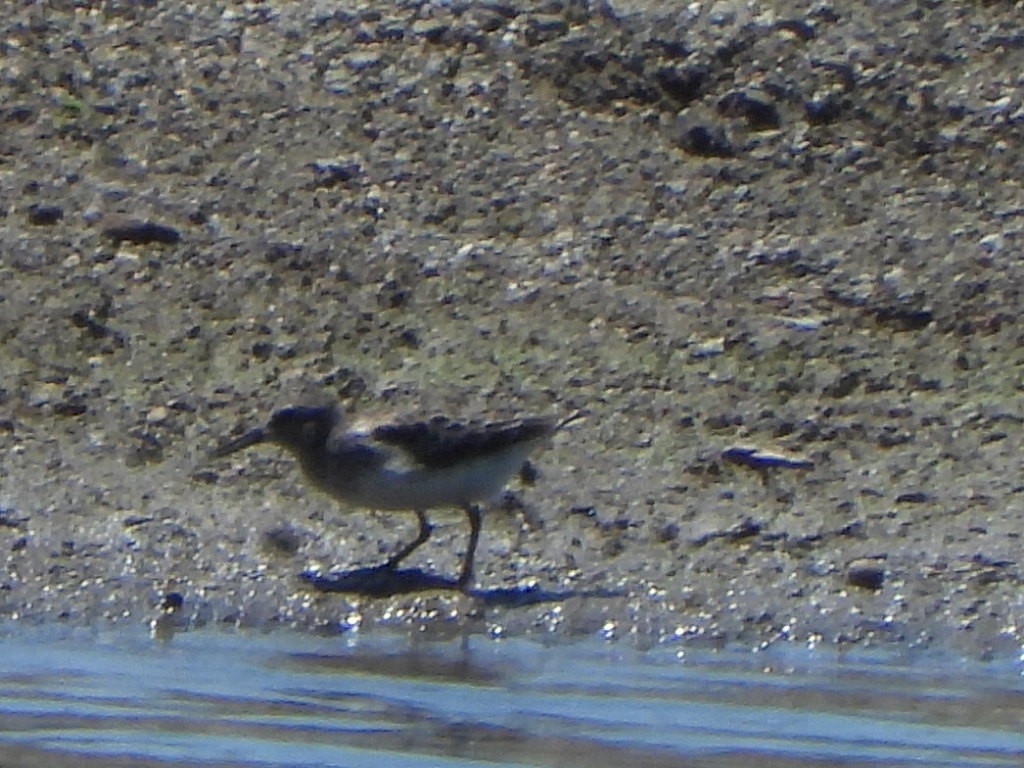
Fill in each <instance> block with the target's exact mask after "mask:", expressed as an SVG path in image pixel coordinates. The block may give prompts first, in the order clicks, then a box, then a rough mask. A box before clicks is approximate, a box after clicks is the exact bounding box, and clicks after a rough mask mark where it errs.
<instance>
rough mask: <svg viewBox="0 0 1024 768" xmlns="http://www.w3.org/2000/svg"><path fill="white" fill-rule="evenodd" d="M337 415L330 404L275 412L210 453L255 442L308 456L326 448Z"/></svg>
mask: <svg viewBox="0 0 1024 768" xmlns="http://www.w3.org/2000/svg"><path fill="white" fill-rule="evenodd" d="M339 418H340V414H339V413H338V410H337V408H334V407H330V406H308V405H296V406H289V407H287V408H282V409H280V410H279V411H275V412H274V414H273V415H272V416H271V417H270V421H269V422H268V423H267V426H265V427H257V428H256V429H253V430H251V431H249V432H246V433H245V434H244V435H242V436H241V437H239V438H236V439H235V440H232V441H231V442H229V443H227V444H225V445H222V446H220V447H219V448H217V449H216V450H214V452H213V456H214V457H215V458H216V457H220V456H226V455H227V454H229V453H234V452H235V451H240V450H242V449H243V448H248V447H249V446H251V445H257V444H259V443H276V444H278V445H280V446H283V447H285V448H288V449H289V450H291V451H293V452H294V453H297V454H299V455H300V456H302V455H308V454H309V453H311V452H317V451H320V450H322V449H323V448H325V447H326V445H327V441H328V440H329V439H330V436H331V432H332V430H333V429H334V427H335V425H336V424H337V423H338V419H339Z"/></svg>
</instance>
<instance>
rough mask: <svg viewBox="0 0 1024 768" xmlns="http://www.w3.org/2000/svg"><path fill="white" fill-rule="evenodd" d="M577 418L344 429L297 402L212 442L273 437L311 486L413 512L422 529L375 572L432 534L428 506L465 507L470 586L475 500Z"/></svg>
mask: <svg viewBox="0 0 1024 768" xmlns="http://www.w3.org/2000/svg"><path fill="white" fill-rule="evenodd" d="M582 415H583V414H582V413H579V412H578V413H575V414H573V415H571V416H569V417H568V418H566V419H563V420H562V421H561V422H556V421H554V420H552V419H547V418H526V419H516V420H513V421H495V422H489V423H484V424H477V425H473V424H465V423H461V422H457V421H453V420H451V419H448V418H445V417H443V416H437V417H435V418H432V419H430V420H428V421H418V422H413V423H409V424H401V423H398V424H383V425H380V426H377V427H374V428H372V429H368V430H362V431H361V430H348V431H347V430H346V429H345V424H344V420H343V417H342V415H341V412H340V411H339V409H338V408H336V407H318V406H293V407H288V408H282V409H281V410H279V411H276V412H275V413H274V414H273V415H272V416H271V418H270V422H269V423H268V424H267V426H266V427H260V428H257V429H254V430H252V431H251V432H247V433H246V434H244V435H242V436H241V437H239V438H237V439H236V440H232V441H231V442H229V443H227V444H226V445H223V446H221V447H219V448H217V449H216V450H215V451H214V452H213V456H215V457H219V456H225V455H227V454H229V453H233V452H235V451H239V450H242V449H243V448H248V447H249V446H252V445H256V444H259V443H275V444H277V445H280V446H282V447H284V448H287V449H288V450H289V451H291V453H292V454H294V455H295V456H296V458H298V460H299V464H300V465H301V467H302V469H303V470H304V471H305V473H306V476H307V477H308V478H309V479H310V480H311V481H312V483H313V485H315V486H316V487H317V488H319V489H320V490H321V491H324V492H325V493H327V494H329V495H331V496H333V497H334V498H336V499H339V500H341V501H344V502H348V503H350V504H355V505H358V506H361V507H367V508H370V509H378V510H406V511H412V512H415V513H416V517H417V519H418V520H419V526H420V527H419V534H418V535H417V536H416V538H415V539H413V540H412V541H410V542H409V543H408V544H406V545H405V546H404V547H402V548H401V549H399V550H398V551H397V552H396V553H395V554H393V555H392V556H391V557H390V558H389V559H388V560H386V561H385V562H384V563H383V564H381V565H380V566H378V568H379V569H381V570H394V569H395V567H396V566H397V565H398V564H399V563H400V562H402V561H403V560H404V559H405V558H407V557H408V556H409V555H410V554H412V553H413V552H414V551H415V550H416V548H417V547H419V546H420V545H421V544H423V543H424V542H425V541H426V540H427V539H428V538H430V533H431V531H432V526H431V524H430V522H429V521H428V520H427V516H426V512H425V511H426V510H428V509H435V508H438V507H461V508H462V509H463V510H464V511H465V513H466V516H467V517H468V518H469V544H468V546H467V548H466V555H465V558H464V560H463V563H462V571H461V573H460V575H459V578H458V581H457V582H456V584H457V586H458V587H459V588H461V589H466V588H467V587H468V586H469V583H470V581H471V579H472V578H473V557H474V554H475V552H476V545H477V541H478V540H479V538H480V508H479V507H478V506H477V505H476V502H486V501H489V500H491V499H493V498H494V497H496V496H497V495H498V494H499V493H500V492H501V491H502V489H503V488H504V487H505V484H506V483H507V482H508V480H509V478H510V477H511V476H512V475H513V474H515V473H516V472H517V471H519V469H520V468H521V467H522V466H523V464H524V463H525V461H526V458H527V456H528V455H529V454H530V453H531V452H532V451H533V450H535V449H536V448H538V447H539V446H540V444H541V443H543V442H544V441H546V440H547V439H549V438H550V437H551V435H553V434H554V433H555V431H557V430H558V429H560V428H561V427H562V426H564V425H565V424H567V423H569V422H570V421H574V420H576V419H577V418H580V417H581V416H582Z"/></svg>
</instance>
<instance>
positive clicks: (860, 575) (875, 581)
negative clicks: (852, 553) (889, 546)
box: [846, 560, 885, 590]
mask: <svg viewBox="0 0 1024 768" xmlns="http://www.w3.org/2000/svg"><path fill="white" fill-rule="evenodd" d="M846 581H847V583H848V584H850V585H851V586H854V587H860V588H861V589H875V590H877V589H881V588H882V585H883V584H884V583H885V566H884V565H883V564H882V563H880V562H878V561H876V560H854V561H853V562H852V563H850V565H849V566H848V567H847V569H846Z"/></svg>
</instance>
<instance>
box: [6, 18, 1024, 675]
mask: <svg viewBox="0 0 1024 768" xmlns="http://www.w3.org/2000/svg"><path fill="white" fill-rule="evenodd" d="M8 5H9V6H10V8H9V9H8V10H6V11H5V13H4V15H3V19H2V21H0V25H2V27H3V35H2V37H0V334H2V341H3V343H2V346H0V451H2V454H0V455H2V478H0V551H2V553H3V555H2V556H3V558H4V561H5V563H4V567H3V571H2V573H0V615H2V616H5V617H9V618H11V619H17V620H20V621H30V622H43V621H53V620H59V621H64V622H75V623H90V622H101V621H114V622H133V623H138V622H148V621H150V620H151V619H153V618H154V617H155V616H156V615H158V613H159V611H160V606H161V605H162V604H164V603H166V601H167V597H166V596H167V595H168V594H171V595H172V598H171V600H172V601H173V600H174V599H175V598H174V596H175V595H177V596H180V597H181V598H182V600H183V602H182V605H181V607H180V608H178V610H177V611H176V612H175V613H174V615H173V620H174V621H175V622H180V623H182V624H185V623H191V624H211V623H219V622H226V623H231V624H241V625H245V626H259V627H262V626H267V625H279V624H286V625H299V626H301V627H308V628H310V629H315V630H319V631H343V630H345V629H348V628H352V627H354V626H360V627H362V628H364V629H366V628H369V627H375V626H379V625H386V626H389V627H404V628H413V629H416V630H420V631H429V632H436V633H439V634H444V633H447V632H461V631H465V630H466V629H467V628H469V629H472V630H474V631H482V632H490V633H493V634H496V635H500V634H524V633H538V634H545V635H546V634H548V633H555V634H559V635H566V636H572V635H579V634H601V635H604V636H607V637H619V638H624V639H631V640H632V641H634V642H636V643H639V644H641V645H643V644H648V643H654V642H662V641H668V642H680V643H685V642H689V643H724V642H740V643H745V644H748V645H752V646H754V645H758V644H762V643H770V642H774V641H782V640H789V641H795V642H801V643H821V642H825V643H843V644H845V643H851V644H852V643H884V644H889V643H897V644H902V645H909V646H921V645H924V646H932V645H936V644H940V645H942V646H944V647H952V648H954V649H960V650H963V651H965V652H967V653H969V654H972V655H991V654H996V655H1002V654H1019V653H1020V652H1021V649H1022V646H1024V589H1022V585H1024V568H1022V563H1021V527H1022V523H1021V521H1022V511H1024V483H1022V479H1021V473H1020V468H1021V462H1020V459H1019V455H1018V448H1014V446H1019V445H1020V441H1021V434H1022V419H1024V412H1022V389H1024V351H1022V350H1024V345H1022V343H1021V329H1020V326H1019V325H1018V323H1017V315H1018V311H1019V306H1020V300H1021V289H1022V286H1024V262H1022V260H1021V246H1022V242H1024V234H1022V224H1024V194H1022V190H1021V172H1020V169H1021V157H1022V156H1024V106H1022V93H1024V88H1022V85H1024V76H1022V75H1021V73H1022V72H1024V32H1022V27H1021V23H1020V20H1021V18H1024V4H1022V3H1021V2H999V1H998V0H993V1H992V2H984V3H979V2H966V1H960V2H932V3H891V2H883V1H882V0H860V1H859V2H850V3H843V4H835V5H830V4H828V3H818V2H814V3H808V2H798V1H796V0H787V1H785V2H777V3H772V4H768V3H752V2H751V3H746V4H745V3H741V2H727V1H726V2H714V3H679V4H670V3H661V2H658V3H639V2H631V3H627V2H616V3H611V4H603V3H598V2H594V3H587V2H559V1H558V0H552V1H551V2H535V3H523V4H511V3H509V4H506V3H481V4H473V3H458V2H444V3H442V2H438V3H433V4H432V3H429V2H408V3H383V2H376V3H375V2H361V3H337V2H304V3H292V2H283V0H273V1H271V2H250V3H210V4H205V3H198V4H194V3H188V4H186V3H179V2H165V3H154V2H147V3H136V2H118V1H116V0H112V1H111V2H106V3H102V4H99V3H97V4H88V3H71V2H63V3H62V2H52V3H46V4H39V3H34V2H20V3H9V4H8ZM324 398H329V399H333V400H337V401H339V402H341V403H342V405H343V407H344V408H345V409H346V410H347V411H348V412H350V413H351V414H352V415H353V417H359V418H372V417H378V416H395V415H397V416H406V415H412V414H432V413H438V412H440V413H447V414H450V415H453V416H460V417H507V416H510V415H515V414H523V413H536V414H550V415H555V416H565V415H566V414H569V413H571V412H572V411H573V410H575V409H578V408H585V409H587V410H588V411H589V412H590V415H589V417H588V418H587V419H585V420H583V421H580V422H577V423H575V424H573V425H572V427H571V428H568V429H566V430H565V431H564V432H563V433H561V434H559V435H558V436H556V439H555V441H554V444H553V445H552V446H551V448H550V449H549V450H547V451H546V452H544V453H542V454H539V455H538V456H537V459H536V462H535V465H536V468H537V470H538V477H537V479H536V482H535V483H533V484H531V485H520V484H516V485H514V486H513V487H512V489H511V490H510V492H509V494H508V495H507V496H506V497H505V498H504V499H503V500H502V502H501V503H500V504H496V505H494V508H493V509H491V510H490V511H489V513H488V514H487V515H486V516H485V523H484V535H483V539H482V541H481V548H480V551H479V553H478V569H477V584H478V587H479V588H480V590H481V594H480V595H478V596H477V597H467V596H462V595H458V594H456V593H454V592H446V591H438V592H427V593H419V594H415V595H398V596H394V597H390V598H387V599H379V598H378V599H371V598H365V597H359V596H354V595H342V594H322V593H319V592H317V591H315V590H313V589H311V588H310V586H309V585H307V584H306V583H304V582H303V581H302V580H300V579H299V577H298V576H299V574H300V573H301V572H302V571H304V570H305V569H307V568H319V569H320V570H322V571H326V570H329V569H331V568H347V567H351V566H357V565H370V564H373V563H375V562H379V561H380V560H381V559H382V557H384V553H386V552H388V551H390V550H393V549H394V547H395V546H396V544H397V543H398V542H400V541H402V540H407V539H408V538H409V537H410V536H411V535H412V534H413V532H414V529H415V520H414V518H413V516H412V515H402V514H398V515H394V514H383V513H375V512H372V511H365V510H355V509H347V508H345V507H343V506H342V505H340V504H338V503H336V502H334V501H332V500H330V499H328V498H326V497H323V496H321V495H319V494H316V493H315V492H312V491H310V490H309V489H308V488H307V487H306V486H305V485H304V484H303V481H302V479H301V477H300V475H299V473H298V472H297V470H296V468H295V467H294V465H293V462H292V461H291V460H290V459H289V458H288V457H287V456H285V455H283V454H282V453H281V452H279V451H277V450H274V449H265V450H253V451H251V452H248V453H244V454H239V455H237V456H232V457H231V458H230V459H229V460H220V461H211V460H210V459H209V458H208V455H207V454H208V451H209V450H210V449H211V448H212V447H213V446H214V445H216V444H217V443H218V442H219V441H221V440H222V439H223V438H225V437H226V436H228V435H230V434H236V433H237V431H238V430H240V429H242V428H245V427H251V426H254V425H256V424H259V423H261V422H263V421H264V420H265V419H266V418H267V416H268V415H269V413H270V412H271V411H272V410H273V409H274V408H275V407H279V406H281V405H283V404H286V403H289V402H306V401H311V400H316V399H324ZM748 449H756V451H759V452H760V453H754V454H751V453H750V452H749V450H748ZM773 455H774V456H775V457H776V458H772V456H773ZM438 522H439V523H440V526H439V529H438V531H437V533H436V534H435V538H434V539H432V541H431V543H430V544H429V545H428V546H426V547H424V548H423V549H422V550H421V551H420V552H418V553H417V555H416V557H415V558H414V564H415V565H416V566H418V567H421V568H423V569H424V570H428V571H431V572H437V573H441V574H448V575H451V574H453V573H454V572H455V570H456V569H457V566H458V557H459V555H460V553H461V548H462V547H463V546H464V541H465V536H466V530H465V528H466V526H465V523H464V520H463V519H462V516H461V515H460V514H457V513H454V512H453V513H452V514H451V515H444V514H442V515H441V516H440V517H439V518H438ZM526 585H536V587H537V589H538V590H539V592H535V593H533V594H535V595H536V594H543V595H546V596H551V597H555V598H558V599H554V600H552V601H549V602H538V603H536V604H529V605H523V606H518V607H509V606H503V605H500V604H499V601H497V600H488V599H487V595H488V594H489V593H490V594H495V595H496V594H498V591H499V590H514V589H516V588H518V587H522V586H526ZM489 591H490V592H489ZM502 594H506V593H502ZM481 595H483V597H481ZM527 602H529V601H527Z"/></svg>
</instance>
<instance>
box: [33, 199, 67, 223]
mask: <svg viewBox="0 0 1024 768" xmlns="http://www.w3.org/2000/svg"><path fill="white" fill-rule="evenodd" d="M63 218H64V209H63V208H61V207H60V206H59V205H44V204H42V203H34V204H33V205H30V206H29V207H28V223H29V224H32V225H34V226H37V227H41V226H46V225H48V224H56V223H57V222H58V221H60V220H61V219H63Z"/></svg>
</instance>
